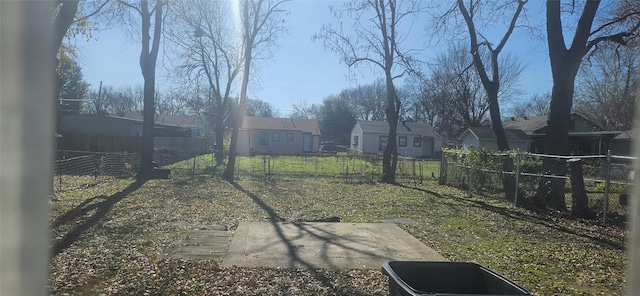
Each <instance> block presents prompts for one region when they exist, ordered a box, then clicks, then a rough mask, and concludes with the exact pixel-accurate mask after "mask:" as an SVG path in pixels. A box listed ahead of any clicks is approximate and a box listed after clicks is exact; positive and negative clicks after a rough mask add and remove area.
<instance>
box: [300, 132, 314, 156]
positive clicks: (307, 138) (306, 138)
mask: <svg viewBox="0 0 640 296" xmlns="http://www.w3.org/2000/svg"><path fill="white" fill-rule="evenodd" d="M311 142H312V138H311V134H310V133H304V134H302V152H311V144H312V143H311Z"/></svg>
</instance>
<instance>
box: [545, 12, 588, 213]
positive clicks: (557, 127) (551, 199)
mask: <svg viewBox="0 0 640 296" xmlns="http://www.w3.org/2000/svg"><path fill="white" fill-rule="evenodd" d="M599 5H600V1H586V3H585V5H584V10H583V12H582V14H581V15H580V19H579V20H578V22H577V25H576V29H575V33H574V37H573V40H572V42H571V46H570V48H569V49H567V47H566V45H565V38H564V35H563V24H562V20H561V5H560V1H554V0H548V1H547V4H546V6H547V11H546V15H547V44H548V46H549V61H550V62H551V75H552V77H553V87H552V89H551V108H550V113H549V118H548V120H547V128H546V129H547V130H546V135H545V140H544V153H545V154H552V155H568V154H569V151H568V150H569V147H568V143H569V128H570V125H571V106H572V105H573V92H574V84H575V80H576V75H577V73H578V69H579V68H580V63H581V62H582V58H583V57H584V55H585V54H587V52H588V51H589V49H590V47H589V46H588V45H587V42H588V40H589V36H590V35H591V25H592V24H593V19H594V17H595V15H596V12H597V10H598V6H599ZM542 170H543V173H544V174H547V175H555V176H565V175H566V173H567V167H566V163H565V161H564V160H563V159H551V158H545V159H544V160H543V161H542ZM565 183H566V182H565V180H564V179H563V178H542V179H540V183H539V184H538V190H537V192H536V195H535V196H534V199H533V203H534V205H536V206H538V207H542V208H544V207H546V206H550V207H551V208H553V209H555V210H559V211H563V212H566V211H567V205H566V202H565V197H564V186H565Z"/></svg>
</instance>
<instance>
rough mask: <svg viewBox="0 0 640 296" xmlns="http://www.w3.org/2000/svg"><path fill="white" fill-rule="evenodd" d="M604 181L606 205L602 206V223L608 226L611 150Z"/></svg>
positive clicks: (608, 151) (608, 155)
mask: <svg viewBox="0 0 640 296" xmlns="http://www.w3.org/2000/svg"><path fill="white" fill-rule="evenodd" d="M606 170H607V171H606V174H605V181H604V205H603V206H602V223H603V224H607V215H608V213H609V185H610V184H611V150H607V164H606Z"/></svg>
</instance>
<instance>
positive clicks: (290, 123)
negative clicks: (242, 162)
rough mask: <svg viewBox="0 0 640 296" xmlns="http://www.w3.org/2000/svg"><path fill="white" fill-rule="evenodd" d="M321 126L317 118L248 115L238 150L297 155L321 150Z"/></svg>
mask: <svg viewBox="0 0 640 296" xmlns="http://www.w3.org/2000/svg"><path fill="white" fill-rule="evenodd" d="M319 147H320V128H319V126H318V120H316V119H297V118H273V117H253V116H245V117H244V121H243V122H242V127H241V128H240V131H239V134H238V146H237V150H236V152H237V153H238V154H239V155H251V154H298V153H312V152H318V149H319Z"/></svg>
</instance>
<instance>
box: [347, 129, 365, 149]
mask: <svg viewBox="0 0 640 296" xmlns="http://www.w3.org/2000/svg"><path fill="white" fill-rule="evenodd" d="M356 136H357V137H358V143H357V145H354V144H355V143H354V138H355V137H356ZM349 145H350V147H349V150H350V151H352V152H353V153H356V154H362V152H363V150H362V128H360V125H358V124H356V125H354V126H353V128H352V129H351V138H350V140H349Z"/></svg>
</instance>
